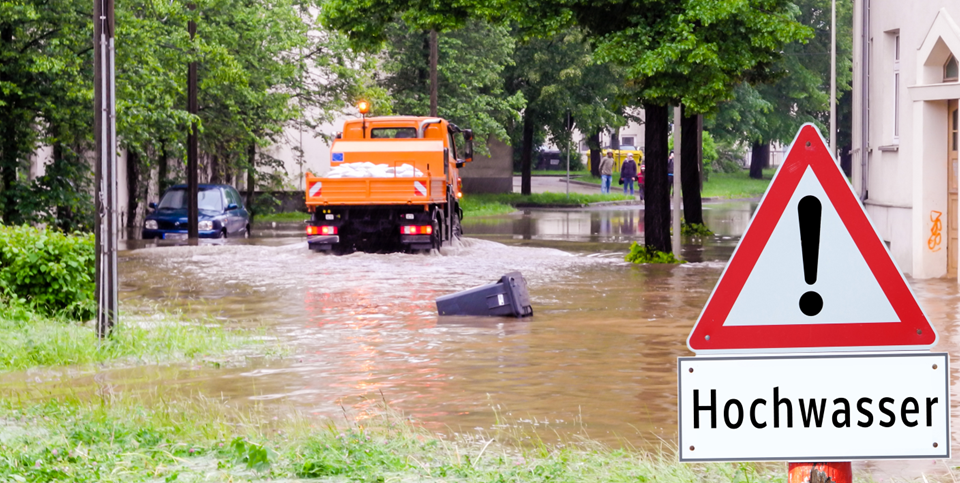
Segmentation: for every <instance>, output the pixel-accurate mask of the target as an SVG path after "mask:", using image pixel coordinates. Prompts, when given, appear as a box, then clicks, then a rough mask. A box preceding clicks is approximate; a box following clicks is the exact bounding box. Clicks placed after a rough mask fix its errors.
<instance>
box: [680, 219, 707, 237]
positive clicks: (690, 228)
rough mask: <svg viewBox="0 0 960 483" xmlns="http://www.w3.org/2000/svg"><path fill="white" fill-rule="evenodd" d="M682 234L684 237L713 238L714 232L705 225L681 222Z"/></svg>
mask: <svg viewBox="0 0 960 483" xmlns="http://www.w3.org/2000/svg"><path fill="white" fill-rule="evenodd" d="M680 234H681V235H683V236H692V237H705V236H713V231H711V230H710V229H709V228H707V225H704V224H703V223H687V220H681V228H680Z"/></svg>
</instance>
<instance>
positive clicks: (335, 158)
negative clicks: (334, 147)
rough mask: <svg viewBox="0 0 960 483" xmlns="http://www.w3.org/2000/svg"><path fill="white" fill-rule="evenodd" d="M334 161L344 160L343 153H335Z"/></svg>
mask: <svg viewBox="0 0 960 483" xmlns="http://www.w3.org/2000/svg"><path fill="white" fill-rule="evenodd" d="M333 162H334V163H340V162H343V153H333Z"/></svg>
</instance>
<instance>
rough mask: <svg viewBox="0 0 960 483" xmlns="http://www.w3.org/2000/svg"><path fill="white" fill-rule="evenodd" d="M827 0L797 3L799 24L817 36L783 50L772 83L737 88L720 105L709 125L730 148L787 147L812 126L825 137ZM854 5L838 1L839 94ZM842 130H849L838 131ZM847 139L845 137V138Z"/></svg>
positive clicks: (846, 84)
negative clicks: (755, 145)
mask: <svg viewBox="0 0 960 483" xmlns="http://www.w3.org/2000/svg"><path fill="white" fill-rule="evenodd" d="M830 3H831V2H830V0H796V9H797V14H796V15H797V21H798V22H800V23H802V24H804V25H807V26H809V27H811V28H812V29H813V32H814V33H815V35H814V36H813V37H812V38H811V39H809V41H806V42H800V41H795V42H791V43H789V44H787V45H786V46H785V47H784V52H783V56H782V57H781V59H780V60H779V61H778V62H777V63H776V64H774V65H773V66H772V67H771V74H772V76H773V79H774V80H773V81H772V82H768V83H755V84H751V83H746V82H744V83H741V84H739V85H737V86H736V89H735V96H734V98H733V99H732V100H730V101H729V102H726V103H724V104H722V105H720V106H719V109H718V110H717V112H716V114H715V116H713V118H712V119H711V120H710V121H709V122H710V124H711V129H712V130H713V132H714V134H715V135H716V136H717V137H718V140H722V141H725V142H728V143H731V144H733V143H736V142H743V143H746V144H751V143H760V144H765V143H769V142H781V143H787V142H790V141H791V140H793V138H794V136H795V135H796V133H797V131H798V130H799V129H800V126H801V125H802V124H804V123H807V122H811V123H814V124H816V125H817V126H818V127H819V128H820V130H821V132H824V133H827V132H828V130H827V127H828V124H829V116H830V90H829V89H830ZM852 8H853V5H852V2H850V1H849V0H839V1H837V22H836V23H837V68H836V69H837V95H838V97H841V96H843V95H844V93H846V92H849V91H850V89H851V82H852V80H853V72H852V55H853V53H852V50H851V49H852V45H853V44H852ZM841 129H844V130H845V129H848V128H846V127H841ZM847 137H849V136H847Z"/></svg>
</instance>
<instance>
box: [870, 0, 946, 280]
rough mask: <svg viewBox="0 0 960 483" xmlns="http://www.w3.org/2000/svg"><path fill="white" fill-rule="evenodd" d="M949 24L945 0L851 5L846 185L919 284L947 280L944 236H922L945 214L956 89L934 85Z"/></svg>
mask: <svg viewBox="0 0 960 483" xmlns="http://www.w3.org/2000/svg"><path fill="white" fill-rule="evenodd" d="M955 19H960V2H957V1H954V0H914V1H911V2H903V1H901V0H855V1H854V46H853V47H854V49H853V51H854V63H853V69H854V72H853V74H854V75H853V95H854V98H853V173H852V174H853V176H852V180H853V184H854V188H855V190H856V191H857V192H858V193H859V194H860V195H861V198H862V199H863V200H864V205H865V207H866V209H867V213H868V214H869V215H870V217H871V220H872V221H873V222H874V224H875V225H876V227H877V230H878V231H879V232H880V235H881V237H882V238H883V239H884V241H885V242H887V243H888V246H889V247H890V251H891V254H892V255H893V257H894V259H895V260H896V262H897V264H898V265H899V266H900V268H901V269H902V270H903V271H904V272H907V273H910V274H912V275H913V276H915V277H918V278H929V277H940V276H943V275H945V274H946V265H947V263H946V240H944V242H943V246H942V249H939V250H932V249H930V248H929V246H928V243H927V240H928V238H929V236H930V230H931V227H932V225H933V222H932V221H931V218H930V217H931V214H932V213H934V212H941V213H943V214H944V217H945V216H946V213H947V153H946V132H947V125H946V121H947V119H946V102H947V101H946V100H947V99H956V98H958V97H960V85H957V83H952V84H953V85H948V84H943V83H942V66H943V62H945V61H946V59H947V56H949V53H950V52H951V51H952V52H953V53H954V54H955V55H960V29H958V28H957V27H956V22H955ZM864 27H865V28H864ZM861 34H862V36H861ZM898 35H899V59H897V36H898ZM954 37H955V38H956V40H955V41H953V40H950V38H954ZM952 44H957V45H956V46H951V45H952ZM897 74H899V80H898V79H897ZM898 124H899V126H898ZM864 126H866V129H864ZM952 221H953V222H954V223H957V222H958V221H960V220H952ZM943 235H944V237H946V236H947V230H946V226H944V229H943Z"/></svg>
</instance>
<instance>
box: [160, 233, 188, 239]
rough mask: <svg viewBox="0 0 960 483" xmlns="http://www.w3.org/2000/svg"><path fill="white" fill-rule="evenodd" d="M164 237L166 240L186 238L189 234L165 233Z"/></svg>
mask: <svg viewBox="0 0 960 483" xmlns="http://www.w3.org/2000/svg"><path fill="white" fill-rule="evenodd" d="M163 239H164V240H186V239H187V234H186V233H164V234H163Z"/></svg>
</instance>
